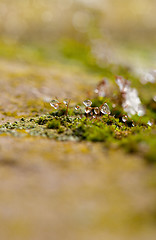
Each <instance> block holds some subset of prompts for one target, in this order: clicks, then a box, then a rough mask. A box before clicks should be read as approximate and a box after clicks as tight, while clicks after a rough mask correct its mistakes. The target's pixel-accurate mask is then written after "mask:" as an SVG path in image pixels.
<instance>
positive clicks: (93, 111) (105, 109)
mask: <svg viewBox="0 0 156 240" xmlns="http://www.w3.org/2000/svg"><path fill="white" fill-rule="evenodd" d="M69 102H70V101H69V100H68V99H65V100H64V101H63V102H59V101H58V100H56V99H53V100H52V101H51V102H50V105H51V107H53V108H54V109H55V110H57V109H59V105H60V104H62V103H63V104H64V105H65V106H66V107H68V106H69ZM83 104H84V106H85V113H86V114H87V115H88V114H90V115H91V116H92V115H93V116H98V115H100V114H104V115H105V114H107V115H110V113H111V111H110V109H109V106H108V104H107V103H104V104H102V105H101V106H100V107H92V101H91V100H85V101H84V102H83ZM75 110H76V111H79V110H81V113H82V107H81V106H79V105H76V106H75Z"/></svg>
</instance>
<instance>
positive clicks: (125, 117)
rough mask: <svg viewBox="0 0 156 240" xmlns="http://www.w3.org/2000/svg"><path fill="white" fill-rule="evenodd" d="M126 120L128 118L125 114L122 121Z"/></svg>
mask: <svg viewBox="0 0 156 240" xmlns="http://www.w3.org/2000/svg"><path fill="white" fill-rule="evenodd" d="M127 120H128V116H127V115H124V116H123V117H122V121H123V122H124V123H125V122H127Z"/></svg>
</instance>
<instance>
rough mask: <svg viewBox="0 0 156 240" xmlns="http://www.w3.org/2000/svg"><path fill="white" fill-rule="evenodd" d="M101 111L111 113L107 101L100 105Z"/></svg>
mask: <svg viewBox="0 0 156 240" xmlns="http://www.w3.org/2000/svg"><path fill="white" fill-rule="evenodd" d="M101 113H102V114H108V115H109V114H110V113H111V112H110V109H109V107H108V104H107V103H104V104H103V105H102V107H101Z"/></svg>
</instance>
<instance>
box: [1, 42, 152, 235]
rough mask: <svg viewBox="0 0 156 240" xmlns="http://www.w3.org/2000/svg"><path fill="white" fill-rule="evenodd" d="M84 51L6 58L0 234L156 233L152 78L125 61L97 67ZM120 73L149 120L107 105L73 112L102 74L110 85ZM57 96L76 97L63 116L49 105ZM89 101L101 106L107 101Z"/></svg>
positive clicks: (3, 72) (3, 82) (2, 76)
mask: <svg viewBox="0 0 156 240" xmlns="http://www.w3.org/2000/svg"><path fill="white" fill-rule="evenodd" d="M65 50H66V49H64V50H62V51H63V54H64V55H65V57H67V58H68V55H69V53H68V52H66V51H67V50H66V51H65ZM18 51H19V52H21V46H19V47H18ZM35 51H36V50H35ZM85 51H88V48H85ZM44 56H45V55H44ZM70 56H72V57H73V55H72V53H70ZM74 56H75V55H74ZM42 58H43V59H42ZM88 58H89V59H87V58H85V59H83V63H82V65H78V66H77V65H76V64H75V65H76V66H75V65H74V66H73V67H72V68H71V65H70V64H69V65H68V64H66V65H64V64H63V63H56V62H52V63H51V62H50V61H49V60H48V61H47V60H46V57H43V56H42V57H41V58H40V60H36V59H35V58H34V59H31V58H30V56H29V55H27V56H26V58H25V62H20V61H17V60H15V59H14V56H11V59H12V60H10V58H9V56H3V59H1V60H0V87H1V94H0V120H1V122H0V176H1V183H0V212H1V214H0V222H1V226H2V228H1V234H0V235H1V238H2V239H12V240H18V239H20V240H21V239H22V240H27V239H30V240H34V239H38V240H42V239H51V237H52V236H53V238H54V239H82V240H83V239H84V240H92V239H93V240H94V239H101V240H103V239H110V240H117V239H119V240H122V239H123V240H125V239H126V240H132V239H133V240H138V239H139V240H143V239H144V240H147V239H150V240H153V239H155V233H156V230H155V224H156V214H155V213H156V204H155V203H156V190H155V187H156V159H155V156H156V151H155V149H156V148H155V146H156V140H155V133H156V129H155V120H156V116H155V107H154V106H155V105H154V103H153V101H152V100H151V96H153V94H154V87H155V85H150V84H149V85H147V86H143V85H141V83H140V82H139V80H138V78H137V77H136V76H134V75H133V72H131V71H130V70H128V69H127V68H124V67H120V66H116V67H115V66H113V67H112V66H108V65H107V67H106V68H99V67H98V66H97V65H96V63H94V61H91V60H92V56H90V55H88ZM4 59H5V60H4ZM8 59H9V60H8ZM29 60H31V61H29ZM66 60H67V59H66ZM78 60H79V59H77V61H78ZM43 62H44V63H43ZM121 72H122V73H123V75H124V77H126V76H127V77H129V78H130V79H131V80H132V85H133V86H134V87H136V88H137V89H138V91H139V94H140V96H141V97H142V100H143V103H144V104H145V106H146V111H147V112H146V116H145V117H142V118H138V116H134V117H133V118H130V119H129V122H127V123H126V124H125V123H124V122H122V120H121V119H120V116H121V113H122V110H121V109H116V110H113V108H112V106H111V102H110V108H111V115H110V116H99V117H97V118H95V119H94V118H92V117H90V116H85V115H84V114H82V116H81V114H77V113H76V112H75V111H74V110H73V109H74V104H77V103H78V104H79V103H80V104H81V103H82V102H83V100H85V99H87V98H90V96H91V93H92V92H93V90H94V88H95V86H96V85H97V83H98V81H99V80H100V78H101V76H102V75H103V74H105V73H106V75H107V77H109V78H110V82H111V84H112V85H114V84H115V77H114V76H115V74H118V73H121ZM55 96H57V97H59V98H60V99H62V100H63V99H64V98H66V97H68V98H70V99H72V101H73V106H72V108H71V109H69V112H68V115H67V116H66V115H65V114H66V113H65V111H61V110H59V111H58V112H55V111H52V108H51V107H50V104H49V99H51V98H54V97H55ZM92 101H93V104H94V105H95V106H98V104H99V105H100V104H101V102H100V101H103V100H101V99H97V98H94V99H92ZM107 101H108V102H109V100H108V99H107ZM71 104H72V103H71ZM149 120H150V121H151V120H152V121H153V125H152V126H149V125H148V124H147V123H148V121H149ZM133 123H134V125H133Z"/></svg>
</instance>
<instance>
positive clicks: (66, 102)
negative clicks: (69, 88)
mask: <svg viewBox="0 0 156 240" xmlns="http://www.w3.org/2000/svg"><path fill="white" fill-rule="evenodd" d="M63 103H64V104H65V105H66V106H67V105H68V103H69V100H68V99H67V98H66V99H64V101H63Z"/></svg>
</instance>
